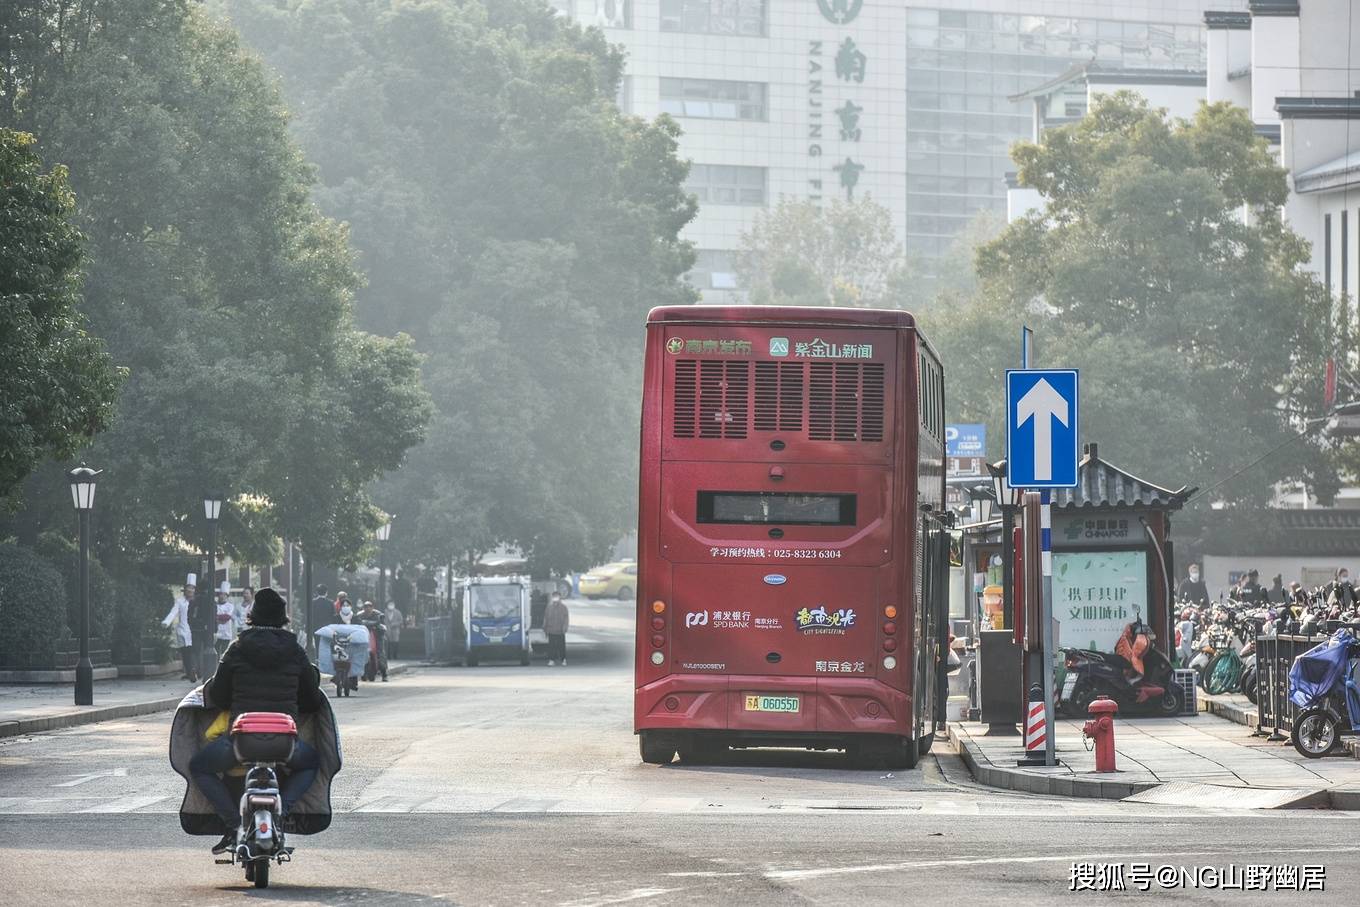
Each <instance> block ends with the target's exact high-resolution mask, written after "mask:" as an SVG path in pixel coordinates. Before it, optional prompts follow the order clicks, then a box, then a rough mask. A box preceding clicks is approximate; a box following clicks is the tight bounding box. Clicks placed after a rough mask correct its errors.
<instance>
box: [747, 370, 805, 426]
mask: <svg viewBox="0 0 1360 907" xmlns="http://www.w3.org/2000/svg"><path fill="white" fill-rule="evenodd" d="M755 429H756V431H802V430H803V363H801V362H757V363H756V417H755Z"/></svg>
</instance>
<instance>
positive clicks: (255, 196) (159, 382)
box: [0, 0, 428, 559]
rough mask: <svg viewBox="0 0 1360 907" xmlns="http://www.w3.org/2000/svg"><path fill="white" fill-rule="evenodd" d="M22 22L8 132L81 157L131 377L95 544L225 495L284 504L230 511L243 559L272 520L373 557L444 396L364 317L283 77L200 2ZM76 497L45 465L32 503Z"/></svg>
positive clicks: (135, 4) (97, 301)
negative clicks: (372, 532) (403, 470)
mask: <svg viewBox="0 0 1360 907" xmlns="http://www.w3.org/2000/svg"><path fill="white" fill-rule="evenodd" d="M4 15H5V17H6V18H5V19H3V20H0V21H3V24H4V26H5V29H6V30H7V31H6V37H5V42H6V43H5V45H4V47H3V48H2V49H3V50H5V51H7V53H5V54H3V55H0V67H2V68H0V124H13V125H17V126H22V127H24V128H27V129H30V130H31V131H32V132H33V133H35V134H36V135H38V136H39V139H40V142H41V144H42V146H43V148H44V149H46V152H47V154H48V155H49V157H51V158H53V159H58V160H62V161H64V162H65V163H67V164H68V165H69V166H70V167H71V172H72V174H73V180H74V182H75V185H76V189H77V190H78V197H79V199H80V208H79V212H78V213H79V223H80V225H81V226H82V228H83V229H84V230H85V232H86V234H87V235H88V236H89V242H90V247H91V258H92V266H91V268H90V269H89V278H88V280H87V283H86V298H87V311H88V314H89V317H90V320H91V324H92V325H93V326H94V327H95V329H96V330H97V331H99V332H100V333H101V335H103V336H105V337H107V338H108V343H109V346H110V349H111V350H112V351H113V353H114V355H115V356H116V357H117V358H118V360H119V361H120V362H124V363H126V364H127V365H128V367H129V369H130V377H129V380H128V382H127V384H126V386H125V388H124V390H123V393H122V396H121V398H120V400H119V402H118V414H117V418H116V419H115V420H114V422H113V424H112V425H111V427H110V429H109V431H108V432H106V433H105V434H103V435H102V436H100V438H99V439H98V441H97V442H96V444H95V446H94V447H93V449H92V450H91V451H90V453H89V457H90V460H91V462H96V463H98V464H99V465H100V466H103V467H104V468H105V470H106V476H105V480H104V482H103V483H102V485H101V490H100V498H101V502H100V507H99V508H98V511H97V519H98V520H99V522H100V531H99V532H98V533H97V536H96V537H97V538H99V539H100V540H101V541H102V543H103V545H104V547H105V548H106V549H107V552H120V553H121V552H126V553H130V554H133V555H136V554H139V553H149V552H156V551H161V550H167V549H168V550H176V548H177V545H178V540H184V541H187V542H189V543H190V544H192V545H195V546H202V545H203V543H204V542H205V535H206V526H205V525H204V523H203V521H202V519H201V510H200V504H199V502H200V501H201V498H202V495H203V493H204V492H205V491H208V490H211V489H219V490H223V491H225V492H227V493H229V494H231V495H233V496H234V495H239V494H249V495H251V496H252V500H254V501H257V502H265V505H266V506H265V509H264V510H263V511H261V508H260V507H259V506H255V507H254V511H255V512H253V513H252V515H251V518H250V519H249V520H245V519H242V520H232V521H228V522H224V528H226V529H229V530H230V531H229V533H228V534H227V535H226V536H225V537H224V539H223V541H224V543H225V547H226V549H227V551H228V552H231V551H233V550H242V551H245V552H247V553H249V552H257V551H259V550H260V548H261V546H262V544H263V543H264V540H263V539H261V538H260V537H258V535H256V534H258V533H269V534H283V535H285V536H286V537H288V538H291V539H298V540H301V541H303V543H304V545H305V547H306V549H307V550H308V552H309V553H311V554H312V555H314V556H317V557H333V558H337V559H339V558H340V556H341V555H347V556H349V557H353V556H356V555H358V554H359V553H361V552H362V551H363V550H364V547H365V546H366V544H367V534H368V533H367V530H368V528H370V527H371V526H372V525H374V523H375V520H376V517H375V514H374V511H373V508H372V506H371V505H370V504H369V502H368V500H367V498H366V495H365V492H364V488H365V486H366V484H367V483H369V482H371V481H372V480H373V479H375V478H376V477H377V476H379V475H380V474H382V473H383V472H384V471H385V470H389V469H392V468H394V467H395V466H397V465H398V463H399V462H400V461H401V457H402V453H403V452H404V451H405V450H406V449H407V448H409V447H410V446H412V445H413V444H415V443H417V442H418V441H419V440H420V438H421V437H422V434H423V425H424V423H425V421H426V418H427V416H428V401H427V399H426V398H425V396H424V395H423V392H422V391H421V390H420V389H419V386H418V362H419V359H418V356H417V354H416V351H415V349H414V346H413V344H412V343H411V341H410V340H409V338H397V339H395V340H382V339H379V338H375V337H373V336H371V335H368V334H365V333H363V332H362V331H360V330H358V329H357V328H356V326H355V324H354V319H353V315H352V301H353V295H354V293H355V292H356V291H357V289H358V288H359V287H360V285H361V279H360V276H359V274H358V272H357V271H356V268H355V265H354V262H353V260H352V254H351V250H350V248H349V245H348V236H347V233H346V231H345V229H344V228H343V227H342V226H341V225H339V224H337V223H335V222H333V221H330V220H327V219H325V218H323V217H321V216H320V215H319V214H318V213H317V211H316V209H315V208H314V206H313V203H312V200H311V195H310V193H311V188H312V185H313V182H314V177H313V171H312V168H311V167H310V166H309V165H308V164H307V163H306V162H305V161H304V160H303V158H302V155H301V154H300V152H299V150H298V149H297V147H296V145H295V144H294V143H293V141H292V139H291V137H290V135H289V132H288V117H287V115H286V112H285V110H284V108H283V105H282V103H281V101H280V100H279V98H278V96H277V93H276V90H275V87H274V84H273V79H272V78H271V77H270V76H269V75H268V74H267V73H266V71H265V70H264V68H263V66H262V65H261V64H260V62H259V61H258V60H257V59H255V58H254V57H253V56H252V55H250V54H249V53H247V52H245V51H244V50H243V49H242V48H241V46H240V44H239V41H238V39H237V37H236V35H235V33H234V32H233V31H232V30H231V29H230V28H229V27H227V26H225V25H223V24H222V23H220V22H218V21H216V20H214V19H212V18H211V17H209V16H208V15H207V14H206V13H204V12H203V11H202V10H201V9H200V8H199V7H198V5H197V4H189V3H186V2H183V0H126V2H119V3H116V4H111V3H100V2H95V0H22V2H18V3H14V4H9V5H7V7H6V11H5V14H4ZM58 491H59V483H58V482H56V481H54V480H53V477H52V476H51V475H48V476H45V477H44V476H38V477H35V480H34V481H33V482H30V488H29V498H30V501H29V507H28V508H27V511H26V514H25V517H26V518H27V519H29V520H30V521H32V522H37V523H39V524H43V523H44V521H50V520H51V517H52V515H53V514H55V515H57V516H58V517H59V518H61V519H62V520H63V521H64V522H69V520H68V519H67V517H66V514H67V513H68V511H67V509H66V508H64V507H61V506H60V505H53V506H49V505H48V503H47V502H48V501H49V500H50V499H49V498H48V497H47V495H50V494H51V493H54V492H58ZM64 522H63V524H62V525H63V527H64ZM38 528H41V525H40V526H39V527H38ZM234 532H241V533H248V534H250V535H251V536H253V537H242V536H240V535H234V534H233V533H234Z"/></svg>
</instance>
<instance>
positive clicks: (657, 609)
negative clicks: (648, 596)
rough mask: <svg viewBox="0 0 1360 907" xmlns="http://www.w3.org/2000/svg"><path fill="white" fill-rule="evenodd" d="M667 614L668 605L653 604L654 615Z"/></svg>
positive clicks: (663, 603) (662, 603) (661, 603)
mask: <svg viewBox="0 0 1360 907" xmlns="http://www.w3.org/2000/svg"><path fill="white" fill-rule="evenodd" d="M665 612H666V603H665V602H660V601H657V602H652V613H654V614H664V613H665Z"/></svg>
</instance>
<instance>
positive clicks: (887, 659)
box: [657, 652, 897, 671]
mask: <svg viewBox="0 0 1360 907" xmlns="http://www.w3.org/2000/svg"><path fill="white" fill-rule="evenodd" d="M657 654H658V655H659V654H661V653H659V652H658V653H657ZM883 667H884V668H885V669H887V670H889V671H891V670H892V669H893V668H895V667H897V659H896V658H894V657H893V656H891V655H884V656H883Z"/></svg>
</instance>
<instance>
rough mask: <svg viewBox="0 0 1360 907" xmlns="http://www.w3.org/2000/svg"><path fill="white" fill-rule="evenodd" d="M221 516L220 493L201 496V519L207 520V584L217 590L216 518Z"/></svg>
mask: <svg viewBox="0 0 1360 907" xmlns="http://www.w3.org/2000/svg"><path fill="white" fill-rule="evenodd" d="M221 516H222V495H220V494H215V493H209V494H205V495H204V496H203V519H205V520H207V521H208V585H209V586H211V587H213V588H212V591H213V592H216V591H217V520H218V519H219V518H220V517H221Z"/></svg>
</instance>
